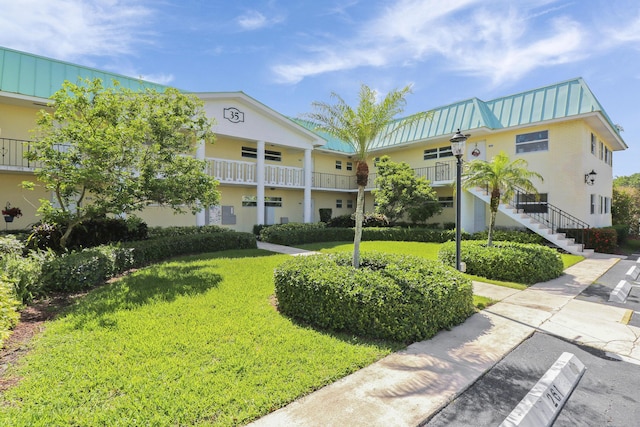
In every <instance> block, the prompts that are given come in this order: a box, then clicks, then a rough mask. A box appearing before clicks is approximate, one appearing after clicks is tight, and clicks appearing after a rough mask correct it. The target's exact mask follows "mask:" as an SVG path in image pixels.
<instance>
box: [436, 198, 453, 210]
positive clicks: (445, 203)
mask: <svg viewBox="0 0 640 427" xmlns="http://www.w3.org/2000/svg"><path fill="white" fill-rule="evenodd" d="M438 203H440V206H442V207H443V208H452V207H453V196H450V197H438Z"/></svg>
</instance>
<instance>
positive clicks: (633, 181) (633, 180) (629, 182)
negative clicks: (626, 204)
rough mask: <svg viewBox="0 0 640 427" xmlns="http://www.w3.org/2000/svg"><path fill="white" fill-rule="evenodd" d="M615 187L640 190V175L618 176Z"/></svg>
mask: <svg viewBox="0 0 640 427" xmlns="http://www.w3.org/2000/svg"><path fill="white" fill-rule="evenodd" d="M613 185H615V186H618V187H633V188H636V189H638V190H640V173H634V174H632V175H629V176H618V177H616V178H615V179H614V180H613Z"/></svg>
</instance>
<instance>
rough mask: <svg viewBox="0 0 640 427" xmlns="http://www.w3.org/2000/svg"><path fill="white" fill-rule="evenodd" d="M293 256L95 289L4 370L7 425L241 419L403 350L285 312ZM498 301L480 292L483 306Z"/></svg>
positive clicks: (209, 259)
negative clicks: (282, 301)
mask: <svg viewBox="0 0 640 427" xmlns="http://www.w3.org/2000/svg"><path fill="white" fill-rule="evenodd" d="M439 246H440V245H438V244H434V243H417V242H363V243H362V250H363V251H367V250H379V251H386V252H394V253H407V254H414V255H418V256H423V257H425V258H429V259H435V258H436V257H437V251H438V249H439ZM304 247H305V248H307V249H313V250H322V251H324V252H333V251H342V250H351V248H352V244H343V243H336V244H331V243H329V244H318V245H305V246H304ZM287 257H288V255H274V254H271V253H268V252H264V251H258V250H250V251H229V252H223V253H218V254H209V255H203V256H199V257H188V258H182V259H179V260H175V261H172V262H169V263H164V264H160V265H156V266H152V267H149V268H146V269H142V270H139V271H137V272H135V273H133V274H131V275H130V276H126V277H124V278H123V279H121V280H120V281H117V282H115V283H113V284H111V285H108V286H104V287H101V288H98V289H95V290H94V291H92V292H90V293H89V294H88V295H87V296H86V297H84V298H81V299H79V300H78V302H77V304H76V305H75V306H73V307H71V308H70V309H68V310H67V312H66V313H65V314H64V315H62V316H61V317H60V318H59V319H58V320H55V321H52V322H49V323H47V327H46V330H45V332H44V333H43V334H40V335H39V336H37V337H36V338H34V339H33V341H32V342H31V343H30V346H31V347H32V349H31V351H30V353H29V354H28V355H27V356H26V357H24V358H23V359H22V360H20V361H19V363H18V365H17V366H11V367H10V368H9V370H8V371H7V373H6V374H5V377H17V378H20V381H19V382H18V384H17V385H16V386H14V387H12V388H10V389H9V390H8V391H6V392H4V393H3V394H2V396H1V397H0V399H1V403H0V425H11V426H67V425H82V426H103V425H108V426H130V425H145V426H146V425H157V426H165V425H176V426H177V425H243V424H246V423H248V422H250V421H251V420H253V419H256V418H259V417H260V416H263V415H265V414H267V413H269V412H271V411H273V410H275V409H277V408H279V407H282V406H284V405H285V404H287V403H289V402H291V401H293V400H295V399H296V398H299V397H300V396H302V395H305V394H307V393H310V392H312V391H314V390H316V389H318V388H320V387H322V386H324V385H326V384H329V383H331V382H333V381H335V380H336V379H338V378H341V377H344V376H345V375H348V374H349V373H351V372H354V371H356V370H358V369H360V368H362V367H364V366H367V365H369V364H371V363H372V362H374V361H376V360H378V359H380V358H382V357H384V356H385V355H387V354H389V353H391V352H393V351H396V350H398V349H400V348H403V347H404V346H403V345H402V344H400V343H394V342H380V341H366V340H362V339H358V338H356V337H352V336H346V335H337V334H330V333H323V332H320V331H316V330H314V329H312V328H308V327H304V326H302V325H298V324H296V323H294V322H292V321H290V320H289V319H287V318H285V317H283V316H281V315H280V314H278V312H277V311H276V310H275V308H274V307H273V302H272V295H273V292H274V289H273V279H272V277H273V270H274V268H275V267H276V266H277V265H279V264H280V263H282V262H283V261H284V260H286V259H287ZM571 260H572V261H575V259H571ZM566 262H569V261H566ZM485 281H486V280H485ZM499 283H501V284H502V282H499ZM492 302H493V301H491V300H488V299H486V298H482V297H478V296H474V303H475V304H476V305H478V304H482V305H485V306H486V305H489V304H491V303H492ZM328 410H330V409H328Z"/></svg>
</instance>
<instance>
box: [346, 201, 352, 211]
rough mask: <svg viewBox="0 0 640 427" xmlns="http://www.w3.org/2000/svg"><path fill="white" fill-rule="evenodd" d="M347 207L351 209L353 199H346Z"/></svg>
mask: <svg viewBox="0 0 640 427" xmlns="http://www.w3.org/2000/svg"><path fill="white" fill-rule="evenodd" d="M347 209H353V200H351V199H349V200H347Z"/></svg>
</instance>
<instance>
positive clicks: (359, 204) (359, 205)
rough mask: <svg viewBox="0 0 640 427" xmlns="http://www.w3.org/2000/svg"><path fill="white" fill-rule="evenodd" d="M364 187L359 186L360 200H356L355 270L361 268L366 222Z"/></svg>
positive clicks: (353, 261)
mask: <svg viewBox="0 0 640 427" xmlns="http://www.w3.org/2000/svg"><path fill="white" fill-rule="evenodd" d="M363 212H364V185H358V198H357V200H356V232H355V235H354V236H353V260H352V263H351V264H352V265H353V267H354V268H360V241H361V240H362V223H363V222H364V213H363Z"/></svg>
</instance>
